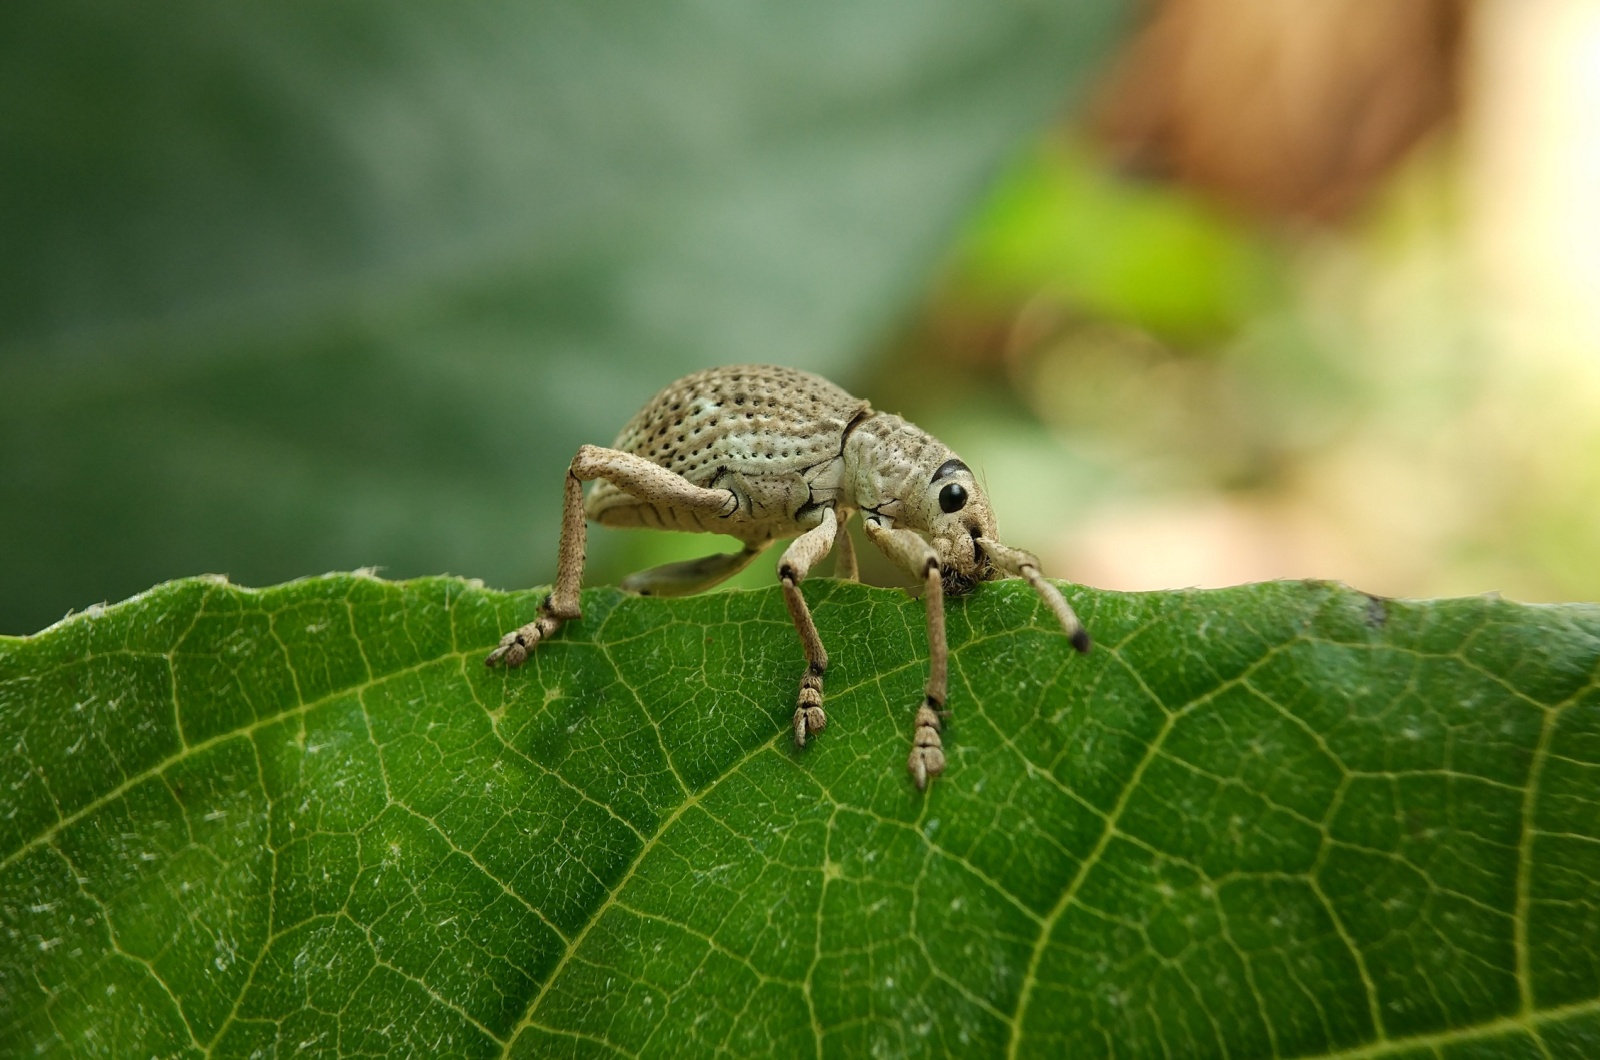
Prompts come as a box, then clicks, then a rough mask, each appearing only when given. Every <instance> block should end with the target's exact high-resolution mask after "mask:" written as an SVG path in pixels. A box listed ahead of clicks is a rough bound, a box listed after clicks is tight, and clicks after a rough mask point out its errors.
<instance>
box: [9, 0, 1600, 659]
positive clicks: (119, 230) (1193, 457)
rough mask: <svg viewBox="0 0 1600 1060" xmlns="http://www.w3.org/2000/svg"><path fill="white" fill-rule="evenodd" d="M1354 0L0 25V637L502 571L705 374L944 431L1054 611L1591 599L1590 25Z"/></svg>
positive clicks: (521, 561) (668, 542)
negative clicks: (1201, 589)
mask: <svg viewBox="0 0 1600 1060" xmlns="http://www.w3.org/2000/svg"><path fill="white" fill-rule="evenodd" d="M1287 6H1291V5H1286V7H1287ZM1374 11H1375V9H1374V8H1373V7H1372V6H1371V5H1370V4H1362V3H1360V2H1359V0H1324V3H1323V4H1321V5H1320V6H1317V7H1316V8H1315V9H1314V10H1313V9H1307V10H1306V11H1301V10H1300V9H1299V8H1298V6H1295V7H1294V10H1293V11H1290V12H1289V13H1288V14H1282V13H1279V12H1277V11H1276V10H1275V9H1272V10H1269V9H1267V6H1266V5H1258V4H1253V3H1245V2H1243V0H1237V2H1236V0H1165V2H1161V3H1153V4H1147V5H1137V6H1136V5H1132V4H1129V5H1121V4H1116V3H1109V2H1098V0H1096V2H1090V0H1077V2H1055V3H1045V2H1021V0H1018V2H1009V3H995V4H987V5H971V4H962V3H953V2H945V0H915V2H913V0H892V2H891V0H863V2H852V3H836V2H819V3H815V4H808V5H803V6H794V5H786V6H778V5H767V6H762V7H755V6H748V7H735V6H731V5H719V4H708V3H691V2H685V0H671V2H658V3H650V4H643V3H635V2H622V0H612V2H605V3H584V4H578V3H547V2H546V3H533V4H510V3H496V2H485V3H472V4H464V5H453V6H449V7H443V6H437V5H423V4H415V3H406V4H393V3H390V4H377V3H361V2H348V0H336V2H329V3H324V4H319V5H315V6H311V5H298V6H278V7H267V6H265V5H225V6H217V5H209V4H201V3H198V2H186V3H178V4H169V5H164V6H163V7H162V8H161V9H159V10H139V11H134V10H132V9H127V8H125V7H123V6H120V5H113V4H110V3H103V2H96V0H75V2H67V3H61V4H53V5H49V6H48V7H43V6H26V5H12V6H11V7H8V8H6V9H5V10H4V11H0V248H3V253H0V557H3V559H0V632H6V633H24V632H30V631H32V630H35V629H38V628H40V627H42V626H44V625H46V624H48V623H49V622H52V621H54V620H56V619H58V618H60V617H61V616H62V614H64V613H65V612H67V611H68V610H69V609H82V608H84V607H86V606H89V605H91V604H93V603H95V602H97V601H101V600H115V599H119V598H121V597H124V596H127V595H129V594H131V593H134V592H137V591H139V590H141V589H143V588H146V587H148V586H149V585H151V584H154V583H156V582H158V581H161V580H164V579H167V578H172V577H177V576H180V575H187V574H195V573H201V572H218V573H226V574H228V575H229V576H230V577H232V578H233V579H234V580H235V581H238V582H242V583H245V584H267V583H272V582H277V581H282V580H285V579H288V578H292V577H296V576H299V575H305V574H313V573H320V572H322V571H326V570H333V569H349V568H354V567H358V566H378V567H380V568H381V569H382V571H383V572H384V573H385V574H387V575H390V576H395V577H402V576H408V575H416V574H424V573H438V572H452V573H457V574H463V575H468V576H475V577H480V578H482V579H484V580H485V581H486V582H488V583H489V584H491V585H495V586H500V587H517V586H525V585H531V584H536V583H538V582H541V581H545V580H547V579H548V578H549V577H550V575H551V574H552V573H553V568H554V557H555V546H556V536H557V522H558V506H559V496H560V481H561V471H562V467H563V466H564V464H565V463H566V461H567V460H568V459H569V458H570V456H571V454H572V452H573V450H574V449H575V448H576V447H577V446H578V445H579V444H581V443H583V442H599V443H605V442H608V441H610V439H611V438H612V437H613V436H614V434H615V432H616V430H617V428H618V427H620V426H621V424H622V423H623V422H624V421H625V420H626V419H627V418H628V416H629V415H631V413H632V412H633V411H634V410H635V409H636V408H637V407H638V406H639V405H640V404H641V403H642V402H643V401H644V400H646V399H647V398H648V397H649V396H650V395H651V394H652V393H654V392H655V391H656V390H657V389H659V388H660V387H661V386H662V385H664V384H665V383H667V382H669V381H671V380H672V379H674V378H676V377H678V376H679V375H682V374H684V373H686V372H688V371H691V370H694V369H696V368H700V367H705V366H708V365H713V364H726V363H737V362H749V361H763V362H775V363H784V364H792V365H797V366H801V367H806V368H810V369H813V370H817V371H821V372H823V373H825V374H827V375H829V376H830V377H832V378H834V379H835V380H836V381H838V382H840V383H841V384H843V385H845V386H846V387H848V388H850V389H852V390H854V391H855V392H857V393H860V394H861V395H863V396H865V397H868V398H869V399H871V400H872V401H873V402H874V404H876V405H877V406H878V407H880V408H886V409H889V410H892V411H898V412H901V413H903V414H905V415H907V416H909V417H910V418H912V419H914V420H915V421H917V422H919V423H921V424H922V425H923V426H925V427H927V428H929V429H930V430H932V431H934V432H935V433H936V434H938V435H940V437H942V438H944V440H945V441H947V442H949V443H950V444H951V445H953V446H954V447H955V448H956V449H957V450H958V451H961V452H962V453H963V455H964V456H965V457H966V458H967V460H968V462H969V463H972V464H973V466H974V467H975V468H977V469H978V470H979V471H980V473H981V474H982V475H983V476H984V477H985V479H986V480H987V483H988V485H989V487H990V491H991V493H992V494H993V496H994V499H995V503H996V508H997V511H998V512H999V514H1000V519H1001V525H1002V528H1003V530H1004V531H1005V533H1006V535H1007V537H1008V538H1009V539H1011V540H1012V541H1013V542H1014V543H1016V544H1018V545H1021V546H1023V547H1027V548H1031V549H1033V550H1035V551H1037V552H1039V553H1040V554H1041V555H1042V556H1043V557H1044V558H1045V560H1046V561H1047V564H1048V566H1049V567H1050V568H1051V571H1052V573H1055V574H1057V575H1060V576H1064V577H1071V578H1076V579H1079V580H1083V581H1087V582H1090V583H1093V584H1098V585H1103V586H1106V587H1111V588H1133V589H1139V588H1157V587H1167V586H1181V585H1190V584H1205V585H1215V584H1226V583H1230V582H1235V581H1245V580H1256V579H1261V578H1272V577H1291V576H1292V577H1300V576H1315V577H1329V578H1342V579H1344V580H1346V581H1349V582H1351V583H1352V584H1355V585H1357V586H1358V587H1360V588H1363V589H1367V590H1369V591H1373V592H1380V593H1386V594H1391V595H1435V594H1443V593H1470V592H1482V591H1489V590H1498V591H1503V592H1505V593H1507V594H1508V595H1512V596H1516V597H1520V598H1524V599H1534V600H1555V599H1568V598H1595V597H1597V596H1600V574H1597V573H1596V565H1595V564H1594V563H1593V562H1592V558H1591V557H1592V556H1593V554H1594V545H1595V543H1596V541H1597V540H1600V416H1597V415H1596V413H1597V411H1600V354H1597V349H1600V311H1597V308H1596V302H1597V299H1596V298H1595V297H1594V296H1595V294H1596V293H1600V258H1597V255H1600V250H1597V249H1596V248H1600V212H1597V211H1600V205H1597V203H1600V197H1596V196H1595V195H1594V193H1593V192H1594V188H1596V187H1600V126H1597V124H1596V123H1595V122H1594V121H1593V114H1594V106H1595V103H1594V100H1595V99H1596V98H1600V88H1597V87H1596V83H1595V66H1594V64H1593V62H1592V59H1589V58H1586V56H1592V55H1593V54H1595V52H1596V49H1597V48H1600V11H1597V5H1596V4H1594V3H1593V2H1591V0H1548V2H1543V3H1539V4H1512V3H1497V2H1489V0H1484V2H1481V3H1472V2H1470V0H1405V2H1402V3H1398V4H1395V5H1388V6H1385V7H1384V8H1382V13H1374ZM715 547H718V542H714V541H709V540H697V539H693V538H687V537H683V536H675V535H655V534H650V533H624V532H613V531H603V530H602V531H596V532H594V534H593V536H592V550H591V555H592V557H593V563H592V567H591V577H590V581H591V582H593V583H598V582H604V581H614V580H615V579H616V578H618V577H620V575H621V574H623V573H625V572H626V571H627V570H629V569H633V568H636V567H640V566H644V565H648V564H650V563H655V562H661V561H663V560H664V559H667V558H677V557H682V556H687V555H694V554H699V553H701V552H704V551H707V550H709V549H710V548H715ZM869 559H870V557H868V556H866V555H865V554H863V561H864V563H865V562H867V561H868V560H869ZM770 567H771V565H770V564H768V563H765V562H762V563H758V564H757V565H756V566H755V567H753V568H752V569H751V570H749V571H747V572H746V573H745V574H744V575H741V579H740V582H738V583H736V584H765V583H766V582H768V581H769V580H770V579H771V569H770ZM867 573H868V575H869V577H877V578H884V579H889V580H892V575H890V574H889V573H888V572H887V571H885V570H884V569H883V567H882V566H881V565H877V566H874V565H868V567H867Z"/></svg>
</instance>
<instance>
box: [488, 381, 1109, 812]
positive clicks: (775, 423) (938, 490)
mask: <svg viewBox="0 0 1600 1060" xmlns="http://www.w3.org/2000/svg"><path fill="white" fill-rule="evenodd" d="M591 480H597V481H596V485H595V487H594V488H593V489H592V490H591V491H590V492H589V496H588V498H587V500H585V499H584V498H583V494H582V486H581V483H582V482H584V481H591ZM857 512H860V513H861V517H862V521H863V525H864V527H865V529H866V532H867V537H868V539H869V540H871V541H872V542H873V544H875V545H877V546H878V547H879V548H880V549H881V550H882V551H883V552H884V553H885V554H886V555H888V556H889V557H890V559H892V560H894V561H895V562H896V563H897V564H898V565H900V566H901V567H903V568H904V569H906V570H907V571H908V572H910V573H911V574H913V575H915V576H916V577H918V578H919V579H920V580H922V581H923V582H924V586H925V590H926V591H925V593H924V599H925V601H926V604H927V612H928V642H929V679H928V688H927V694H926V696H925V697H924V701H923V703H922V704H921V705H920V706H919V707H918V709H917V711H916V717H915V726H914V734H913V741H912V750H911V755H910V758H909V759H908V763H907V765H908V769H909V770H910V772H911V775H912V778H913V779H914V780H915V781H916V784H917V786H918V787H919V788H921V787H924V786H925V785H926V783H927V780H928V778H929V777H931V776H937V775H938V774H939V773H940V772H942V771H943V769H944V765H945V762H944V754H943V750H942V743H941V740H940V736H939V732H940V728H941V718H942V717H943V716H944V708H945V690H946V683H947V682H946V673H947V657H946V647H945V637H944V606H943V597H944V594H945V593H946V592H957V593H959V592H966V591H968V590H970V589H971V588H972V587H974V586H975V585H977V584H978V583H979V582H981V581H985V580H988V579H991V578H995V577H1003V576H1006V575H1018V576H1021V577H1023V578H1026V579H1027V580H1028V581H1029V583H1030V584H1032V585H1033V586H1034V588H1035V589H1036V590H1038V591H1039V593H1040V594H1041V595H1042V596H1043V597H1044V599H1045V601H1046V603H1047V604H1049V606H1050V608H1051V610H1052V612H1053V613H1054V614H1055V615H1056V617H1057V619H1058V620H1059V621H1060V623H1061V625H1062V627H1063V629H1064V631H1065V632H1066V633H1067V634H1068V635H1069V637H1070V638H1071V640H1072V644H1073V646H1074V647H1076V648H1077V649H1078V650H1079V651H1087V650H1088V635H1087V633H1086V632H1085V631H1084V629H1083V626H1082V624H1081V623H1079V622H1078V619H1077V616H1076V615H1075V614H1074V613H1073V612H1072V609H1071V607H1070V606H1068V605H1067V603H1066V601H1065V600H1064V599H1063V598H1062V597H1061V594H1060V592H1059V591H1057V590H1056V588H1055V587H1054V586H1053V585H1051V584H1050V583H1049V582H1047V581H1045V579H1044V577H1043V575H1042V574H1040V572H1039V564H1038V560H1036V559H1035V558H1034V557H1033V556H1032V555H1030V554H1028V553H1026V552H1020V551H1018V550H1016V549H1012V548H1009V547H1008V546H1006V545H1003V544H1001V543H1000V541H999V534H998V530H997V528H996V526H995V520H994V515H993V513H992V512H991V510H990V508H989V503H988V498H987V497H986V496H985V494H984V492H983V490H982V488H981V487H980V486H979V484H978V483H977V481H976V480H975V479H974V478H973V476H972V472H971V471H970V470H969V469H968V468H967V465H966V464H965V463H963V462H962V461H961V459H960V458H959V457H957V456H956V455H955V454H954V453H952V452H951V451H950V450H949V448H948V447H946V446H945V445H944V444H943V443H941V442H939V441H938V440H937V439H936V438H934V437H933V436H932V435H930V434H928V433H927V432H926V431H924V430H922V429H921V428H919V427H917V426H915V425H913V424H911V423H908V422H907V421H905V420H904V419H902V418H900V417H899V416H895V415H893V414H890V413H883V412H877V411H875V410H873V409H872V407H871V406H870V405H869V404H868V403H867V402H865V401H863V400H861V399H859V398H856V397H852V396H851V395H850V394H848V393H846V392H845V391H844V390H842V389H840V388H839V387H837V386H835V385H834V384H832V383H830V382H828V381H827V380H826V379H823V378H822V377H820V376H817V375H813V374H811V373H809V372H802V371H799V370H796V369H793V368H780V367H773V366H767V365H745V366H736V367H730V368H714V369H710V370H708V371H703V372H697V373H695V374H693V375H690V376H686V377H684V378H683V379H680V380H678V381H677V382H675V383H673V384H671V385H670V386H668V387H667V388H666V389H664V390H662V391H661V392H660V393H659V394H657V395H656V396H655V397H654V398H653V399H651V401H650V402H649V403H648V404H646V405H645V407H644V408H642V409H641V410H640V411H639V413H638V414H637V415H635V416H634V417H633V419H632V420H630V421H629V422H628V424H627V425H626V426H624V427H623V429H622V431H621V433H620V434H619V435H618V436H617V440H616V442H615V443H614V445H613V447H612V448H610V449H602V448H600V447H598V446H584V447H582V448H581V449H580V450H579V451H578V455H577V456H576V457H575V458H574V459H573V462H572V465H571V467H570V468H569V471H568V475H567V487H566V497H565V503H564V507H563V520H562V535H561V551H560V555H559V558H558V563H557V574H556V587H555V589H554V591H552V592H551V594H550V596H548V597H547V598H546V599H545V601H544V602H543V603H542V604H541V605H540V613H539V616H538V617H537V618H535V619H534V621H532V622H530V623H528V624H527V625H525V626H523V627H521V628H520V629H517V630H513V631H512V632H510V633H507V634H506V635H505V637H504V638H502V640H501V642H500V645H499V647H497V648H496V649H495V650H494V651H493V652H492V653H490V655H489V657H488V659H487V660H486V661H487V662H488V663H489V664H490V665H494V664H496V663H502V662H503V663H505V664H506V665H508V666H513V667H514V666H517V665H520V664H521V662H522V661H523V660H524V659H525V658H526V657H527V653H528V651H530V650H531V649H532V648H533V647H534V645H535V644H537V643H538V642H539V641H540V640H543V639H545V638H548V637H549V636H551V635H552V634H553V633H555V632H556V630H557V629H559V628H560V626H561V624H562V623H563V622H566V621H572V620H574V619H576V618H578V617H580V612H579V608H578V587H579V584H580V582H581V580H582V573H583V561H584V545H585V531H584V520H585V518H586V517H587V518H588V519H592V520H594V521H595V522H598V523H600V524H602V525H606V526H619V527H650V528H655V529H668V530H686V531H703V532H710V533H720V534H726V535H728V536H731V537H733V538H736V539H737V540H739V541H740V542H742V543H743V545H744V549H743V550H742V551H740V552H738V553H732V554H728V555H715V556H708V557H706V558H704V559H701V560H692V561H689V562H687V563H673V564H667V565H666V566H663V567H657V568H654V569H652V570H648V571H642V572H640V573H638V574H635V575H631V576H629V577H628V578H627V579H625V580H624V581H623V587H624V588H627V589H631V590H633V591H635V592H640V593H645V594H652V595H680V594H683V593H689V592H695V591H698V590H700V589H704V588H707V587H709V586H711V585H714V584H716V583H717V582H719V581H721V580H723V579H724V578H726V577H728V576H730V575H731V574H733V573H735V572H736V571H738V570H739V569H741V568H742V567H744V566H745V565H746V564H748V563H749V562H750V561H751V560H752V559H754V558H755V557H756V556H757V555H759V554H760V552H761V551H762V550H763V549H764V548H766V547H767V545H769V544H770V543H771V542H772V541H774V540H776V539H779V538H785V537H794V538H795V540H794V541H793V542H792V543H791V544H790V546H789V547H788V548H787V549H786V550H785V551H784V553H783V557H782V559H781V560H780V561H779V564H778V577H779V581H780V583H781V584H782V586H783V590H784V598H785V602H786V603H787V605H788V607H789V611H790V615H791V617H792V618H793V619H794V623H795V628H796V631H797V632H798V633H799V635H800V641H801V646H802V648H803V649H804V651H805V655H806V663H807V666H806V672H805V674H804V675H803V676H802V678H801V682H800V694H799V702H798V705H797V706H796V709H795V717H794V739H795V743H796V745H797V746H801V747H803V746H805V743H806V740H807V738H808V737H809V736H810V735H812V734H814V733H816V732H820V731H821V730H822V729H823V727H824V726H825V725H826V723H827V719H826V716H825V715H824V713H823V711H822V678H823V675H824V673H825V672H826V670H827V652H826V651H825V650H824V649H823V647H822V642H821V639H820V637H819V636H818V634H817V631H816V626H815V624H814V623H813V622H812V619H811V614H810V611H809V609H808V608H807V607H806V603H805V598H804V596H803V595H802V594H801V592H800V588H799V586H800V583H801V581H803V580H804V578H805V576H806V574H807V573H809V571H810V569H811V567H812V566H813V565H814V564H815V563H816V562H817V561H818V560H820V559H821V558H822V557H823V556H825V555H826V554H827V553H828V552H829V551H830V550H831V549H833V548H835V547H838V548H839V549H840V550H841V555H840V562H839V564H838V568H839V570H840V571H841V572H842V573H843V575H844V576H847V577H854V566H855V564H854V556H853V554H852V553H851V552H850V544H849V540H850V539H849V535H848V533H846V532H844V529H843V528H844V525H845V523H846V522H847V521H848V520H849V519H850V518H851V517H852V516H853V515H854V514H855V513H857Z"/></svg>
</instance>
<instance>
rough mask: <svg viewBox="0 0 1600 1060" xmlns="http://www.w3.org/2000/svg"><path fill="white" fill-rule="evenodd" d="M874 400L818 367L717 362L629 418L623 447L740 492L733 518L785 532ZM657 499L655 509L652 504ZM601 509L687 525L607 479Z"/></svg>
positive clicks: (614, 519)
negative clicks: (811, 482)
mask: <svg viewBox="0 0 1600 1060" xmlns="http://www.w3.org/2000/svg"><path fill="white" fill-rule="evenodd" d="M868 410H869V405H868V404H867V402H865V401H863V400H861V399H860V398H857V397H852V396H851V395H850V394H848V393H846V392H845V391H844V390H842V389H840V388H839V387H837V386H835V385H834V384H832V383H830V382H828V381H827V380H826V379H823V378H822V377H821V376H818V375H813V374H811V373H810V372H802V371H800V370H798V369H795V368H781V367H775V366H772V365H736V366H733V367H728V368H712V369H708V370H706V371H703V372H696V373H694V374H693V375H688V376H685V377H684V378H682V379H680V380H678V381H677V382H675V383H672V384H671V385H669V386H668V387H666V388H665V389H664V390H662V391H661V392H660V393H659V394H657V395H656V396H655V397H654V398H651V399H650V401H649V403H647V404H646V405H645V406H644V408H642V409H640V410H639V412H638V414H637V415H635V416H634V417H633V419H631V420H629V421H628V424H627V425H626V426H625V427H623V428H622V431H621V433H620V434H618V435H617V440H616V442H615V444H614V446H613V448H616V449H620V450H623V451H624V452H629V453H634V454H636V455H638V456H642V457H645V458H646V459H648V460H650V461H652V462H654V463H657V464H660V465H661V466H662V467H664V468H667V469H668V470H669V471H673V472H676V473H677V474H679V475H682V476H683V477H684V478H686V479H688V480H689V481H690V482H692V483H694V484H695V485H697V486H704V487H707V488H709V489H731V490H733V491H734V492H735V493H736V494H738V495H739V499H740V505H739V512H738V513H737V514H736V516H735V517H734V520H733V521H738V522H743V523H750V522H756V523H763V524H772V525H773V526H774V529H775V532H781V531H779V530H778V528H779V527H780V526H781V525H782V524H784V523H785V522H787V521H789V520H791V519H792V517H793V516H794V514H795V512H796V511H798V510H799V509H800V508H802V507H803V506H805V505H806V504H807V503H808V502H809V501H810V496H809V493H810V491H809V487H808V485H807V482H808V479H809V478H810V477H811V475H812V474H814V473H815V470H816V469H818V468H821V467H823V466H825V465H827V464H829V463H830V462H832V461H834V460H836V459H837V458H838V457H839V454H840V452H841V451H842V448H843V445H844V437H845V430H846V428H847V427H849V425H850V423H851V421H853V420H855V419H856V418H857V417H858V416H860V415H861V414H863V413H865V412H867V411H868ZM646 508H648V509H651V510H650V511H645V510H644V509H646ZM585 509H586V511H587V513H588V515H589V517H590V518H591V519H594V520H596V521H598V522H601V523H605V524H608V525H612V526H665V527H668V528H672V529H683V530H702V529H721V528H720V527H712V526H706V525H694V523H696V522H703V520H691V523H690V524H689V525H679V524H680V523H681V522H682V520H681V519H680V518H679V513H671V512H667V511H664V510H657V509H658V506H656V505H650V504H648V503H646V502H642V501H640V500H639V499H638V498H635V497H631V496H629V495H627V494H625V493H623V492H622V491H621V490H619V489H617V488H616V487H614V486H612V485H610V484H609V483H607V482H603V481H602V482H599V483H597V484H596V485H595V488H594V490H593V492H592V493H590V495H589V498H588V501H587V503H586V504H585Z"/></svg>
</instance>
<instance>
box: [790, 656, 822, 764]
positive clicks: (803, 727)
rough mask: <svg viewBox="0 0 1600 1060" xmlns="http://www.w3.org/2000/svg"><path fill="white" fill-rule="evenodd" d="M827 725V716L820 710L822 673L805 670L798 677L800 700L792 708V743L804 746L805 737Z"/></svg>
mask: <svg viewBox="0 0 1600 1060" xmlns="http://www.w3.org/2000/svg"><path fill="white" fill-rule="evenodd" d="M827 727H828V716H827V715H826V714H824V713H823V712H822V675H821V674H819V673H816V672H814V671H809V670H808V671H807V672H806V675H805V676H804V677H802V678H800V701H799V704H798V705H797V706H796V707H795V708H794V745H795V746H796V747H804V746H805V745H806V737H808V736H811V735H812V734H814V733H819V732H821V731H822V730H823V729H826V728H827Z"/></svg>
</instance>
